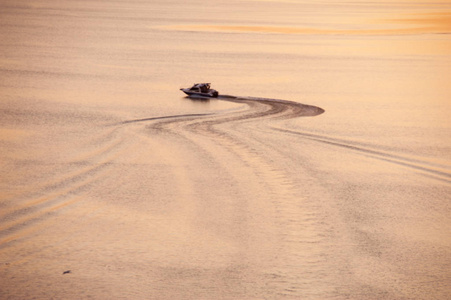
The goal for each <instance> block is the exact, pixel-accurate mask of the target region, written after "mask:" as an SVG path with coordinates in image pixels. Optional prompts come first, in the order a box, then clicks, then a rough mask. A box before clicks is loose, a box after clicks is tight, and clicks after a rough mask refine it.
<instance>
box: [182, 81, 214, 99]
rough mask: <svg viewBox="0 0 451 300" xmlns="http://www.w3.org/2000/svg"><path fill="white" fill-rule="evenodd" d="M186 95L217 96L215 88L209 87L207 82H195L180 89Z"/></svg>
mask: <svg viewBox="0 0 451 300" xmlns="http://www.w3.org/2000/svg"><path fill="white" fill-rule="evenodd" d="M180 90H181V91H183V92H184V93H185V94H187V95H188V96H202V97H215V98H216V97H218V95H219V93H218V91H217V90H214V89H211V88H210V84H209V83H195V84H194V85H193V86H192V87H190V88H188V89H183V88H182V89H180Z"/></svg>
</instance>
